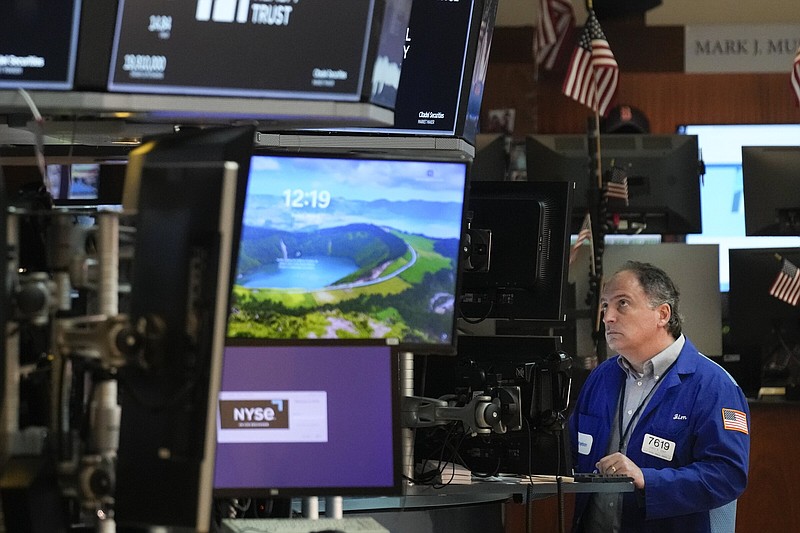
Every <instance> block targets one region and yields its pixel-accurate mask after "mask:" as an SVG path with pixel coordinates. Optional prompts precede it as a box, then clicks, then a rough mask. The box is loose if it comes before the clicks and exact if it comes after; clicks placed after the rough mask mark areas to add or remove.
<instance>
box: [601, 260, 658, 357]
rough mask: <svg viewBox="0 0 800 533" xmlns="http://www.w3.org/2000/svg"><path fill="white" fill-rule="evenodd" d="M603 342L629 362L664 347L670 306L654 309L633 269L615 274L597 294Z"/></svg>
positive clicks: (654, 353)
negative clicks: (601, 313)
mask: <svg viewBox="0 0 800 533" xmlns="http://www.w3.org/2000/svg"><path fill="white" fill-rule="evenodd" d="M600 306H601V308H602V310H603V323H604V324H605V329H606V333H605V335H606V342H607V343H608V346H609V348H611V349H612V350H614V351H615V352H617V353H619V354H620V355H622V356H624V357H625V358H626V359H628V360H629V361H631V362H639V363H641V362H644V361H647V360H648V359H650V358H651V357H653V356H654V355H656V354H657V353H658V352H660V351H661V350H663V348H664V346H663V344H664V334H665V332H666V330H665V329H664V326H665V325H666V323H667V320H668V319H669V317H670V307H669V305H667V304H662V305H660V306H658V307H656V308H655V309H653V308H652V307H650V302H649V301H648V299H647V296H646V295H645V292H644V289H643V288H642V286H641V285H640V284H639V280H638V279H637V278H636V275H635V274H634V273H633V272H630V271H627V270H624V271H622V272H619V273H617V274H615V275H614V276H613V277H612V278H611V279H610V280H609V281H608V283H606V284H605V286H604V287H603V292H602V294H601V295H600Z"/></svg>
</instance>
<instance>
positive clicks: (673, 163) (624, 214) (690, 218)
mask: <svg viewBox="0 0 800 533" xmlns="http://www.w3.org/2000/svg"><path fill="white" fill-rule="evenodd" d="M588 145H589V140H588V138H587V136H586V135H577V134H537V135H530V136H528V137H527V138H526V155H527V173H528V180H530V181H540V180H564V181H573V182H575V196H574V202H573V211H572V213H573V215H572V231H573V232H574V233H578V231H579V230H580V226H581V223H582V221H583V218H584V216H585V215H586V212H587V210H589V207H590V206H591V203H592V201H593V200H591V199H590V192H591V187H590V179H591V180H596V178H595V177H592V178H590V177H589V147H588ZM600 154H601V159H600V170H601V172H602V173H604V174H605V173H606V172H607V171H609V170H611V169H612V167H619V168H621V169H622V170H623V171H624V172H625V173H626V175H627V177H628V200H629V204H628V205H627V206H622V205H615V206H614V207H613V209H612V208H610V209H609V214H610V215H611V216H613V217H614V219H615V220H616V225H615V228H614V229H613V231H611V232H612V233H613V232H618V233H651V234H662V235H663V234H677V235H684V234H687V233H700V231H702V223H701V217H700V179H701V176H700V164H699V155H698V148H697V137H695V136H691V135H657V134H644V133H642V134H639V133H620V134H610V135H603V136H601V138H600ZM592 223H593V224H594V223H598V222H597V221H594V220H593V221H592Z"/></svg>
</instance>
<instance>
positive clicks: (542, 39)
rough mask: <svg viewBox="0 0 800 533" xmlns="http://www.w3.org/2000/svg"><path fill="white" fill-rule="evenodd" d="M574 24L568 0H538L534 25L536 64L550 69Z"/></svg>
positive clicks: (570, 3) (573, 14)
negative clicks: (537, 15) (537, 16)
mask: <svg viewBox="0 0 800 533" xmlns="http://www.w3.org/2000/svg"><path fill="white" fill-rule="evenodd" d="M574 26H575V11H574V10H573V7H572V2H570V1H569V0H539V21H538V23H537V25H536V64H537V65H542V66H544V68H545V69H547V70H550V69H552V68H553V65H555V63H556V59H557V58H558V56H559V53H560V52H561V48H562V46H563V44H564V41H565V39H566V37H567V35H569V34H570V30H572V28H573V27H574Z"/></svg>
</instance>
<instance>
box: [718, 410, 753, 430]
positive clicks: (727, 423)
mask: <svg viewBox="0 0 800 533" xmlns="http://www.w3.org/2000/svg"><path fill="white" fill-rule="evenodd" d="M722 427H723V428H725V429H729V430H731V431H741V432H742V433H745V434H749V433H750V432H749V431H748V429H747V415H746V414H745V413H744V412H742V411H739V410H737V409H726V408H723V409H722Z"/></svg>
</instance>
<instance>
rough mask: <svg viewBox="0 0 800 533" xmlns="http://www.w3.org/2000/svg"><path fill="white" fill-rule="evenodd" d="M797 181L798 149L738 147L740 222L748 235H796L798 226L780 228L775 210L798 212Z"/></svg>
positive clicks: (797, 234) (785, 147)
mask: <svg viewBox="0 0 800 533" xmlns="http://www.w3.org/2000/svg"><path fill="white" fill-rule="evenodd" d="M789 167H792V168H793V169H794V170H795V172H794V173H793V172H792V168H789ZM775 170H780V171H782V172H775ZM798 180H800V146H742V181H743V185H744V222H745V233H746V234H747V235H748V236H774V237H787V236H800V225H798V227H797V228H793V227H789V226H786V227H784V226H783V225H782V224H781V223H780V222H779V217H778V213H777V210H778V209H791V210H792V211H794V212H796V213H800V197H799V196H798V194H797V191H798Z"/></svg>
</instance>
